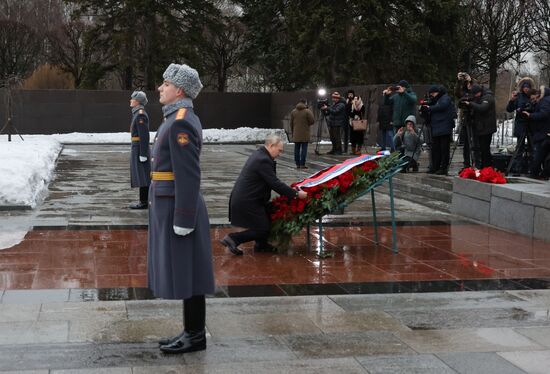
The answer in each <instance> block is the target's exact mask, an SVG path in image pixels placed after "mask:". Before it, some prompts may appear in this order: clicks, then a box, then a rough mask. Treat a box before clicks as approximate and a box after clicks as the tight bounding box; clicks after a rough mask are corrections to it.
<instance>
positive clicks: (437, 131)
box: [430, 87, 456, 136]
mask: <svg viewBox="0 0 550 374" xmlns="http://www.w3.org/2000/svg"><path fill="white" fill-rule="evenodd" d="M436 100H437V101H436V103H435V104H434V105H431V106H430V125H431V127H432V136H444V135H451V134H452V133H453V128H454V127H455V118H456V109H455V105H454V103H453V101H452V100H451V98H450V97H449V95H448V94H447V91H446V90H445V89H444V88H443V87H440V91H439V94H438V95H437V96H436Z"/></svg>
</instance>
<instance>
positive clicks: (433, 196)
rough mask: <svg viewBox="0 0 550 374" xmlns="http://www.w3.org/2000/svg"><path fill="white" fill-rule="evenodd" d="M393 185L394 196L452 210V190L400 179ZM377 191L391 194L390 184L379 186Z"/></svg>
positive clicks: (442, 209)
mask: <svg viewBox="0 0 550 374" xmlns="http://www.w3.org/2000/svg"><path fill="white" fill-rule="evenodd" d="M393 187H394V188H393V193H394V197H396V198H400V199H404V200H408V201H412V202H414V203H417V204H421V205H425V206H427V207H430V208H433V209H436V210H440V211H444V212H450V205H451V202H452V198H453V194H452V191H447V190H444V189H441V188H437V187H433V186H429V185H424V184H420V183H415V182H410V181H409V182H407V181H402V180H398V179H394V183H393ZM377 191H379V192H383V193H386V194H389V185H388V184H387V183H385V184H383V185H382V186H380V187H378V188H377Z"/></svg>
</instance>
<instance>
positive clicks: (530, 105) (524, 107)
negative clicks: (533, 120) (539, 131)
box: [516, 101, 535, 118]
mask: <svg viewBox="0 0 550 374" xmlns="http://www.w3.org/2000/svg"><path fill="white" fill-rule="evenodd" d="M534 111H535V104H533V103H532V102H530V101H528V102H526V103H524V104H523V105H522V106H521V107H520V108H517V109H516V114H517V115H520V116H521V117H523V118H529V117H528V116H527V115H525V114H523V112H527V113H533V112H534Z"/></svg>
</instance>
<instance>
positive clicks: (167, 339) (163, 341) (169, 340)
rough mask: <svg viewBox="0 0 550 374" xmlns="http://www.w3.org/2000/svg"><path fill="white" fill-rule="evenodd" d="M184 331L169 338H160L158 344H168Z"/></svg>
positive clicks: (179, 336)
mask: <svg viewBox="0 0 550 374" xmlns="http://www.w3.org/2000/svg"><path fill="white" fill-rule="evenodd" d="M184 333H185V331H182V332H181V334H179V335H177V336H172V337H170V338H160V339H159V341H158V343H159V346H161V345H168V344H172V343H174V342H175V341H176V340H178V339H179V338H181V337H182V336H183V334H184Z"/></svg>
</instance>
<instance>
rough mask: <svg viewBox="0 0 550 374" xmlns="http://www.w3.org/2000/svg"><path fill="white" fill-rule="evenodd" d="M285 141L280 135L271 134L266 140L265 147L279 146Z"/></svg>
mask: <svg viewBox="0 0 550 374" xmlns="http://www.w3.org/2000/svg"><path fill="white" fill-rule="evenodd" d="M282 141H283V138H281V137H280V136H279V135H277V134H269V135H268V136H266V138H265V145H272V144H273V145H277V144H279V143H280V142H282Z"/></svg>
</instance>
